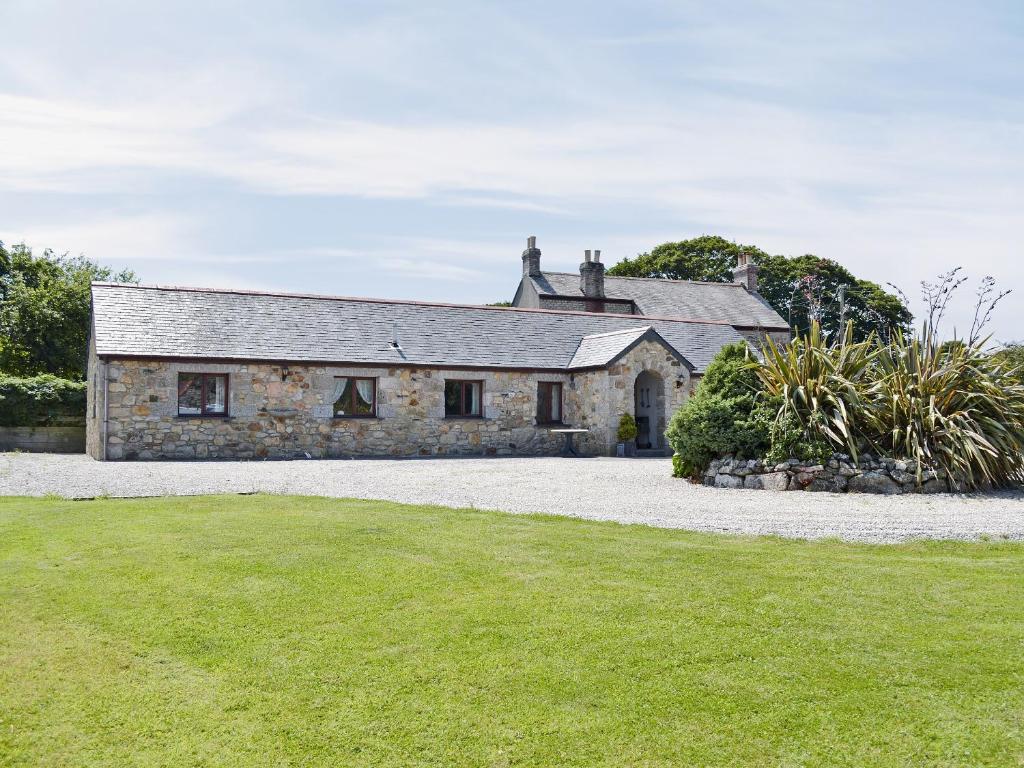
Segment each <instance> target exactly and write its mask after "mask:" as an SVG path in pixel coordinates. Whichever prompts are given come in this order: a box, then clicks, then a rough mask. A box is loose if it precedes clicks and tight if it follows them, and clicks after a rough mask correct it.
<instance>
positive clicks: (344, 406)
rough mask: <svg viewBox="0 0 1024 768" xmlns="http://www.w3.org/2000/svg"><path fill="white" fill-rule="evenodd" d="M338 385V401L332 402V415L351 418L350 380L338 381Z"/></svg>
mask: <svg viewBox="0 0 1024 768" xmlns="http://www.w3.org/2000/svg"><path fill="white" fill-rule="evenodd" d="M338 384H339V385H340V386H341V394H340V395H339V396H338V399H337V400H335V401H334V415H335V416H351V415H352V388H353V387H352V379H339V380H338ZM335 391H337V390H335Z"/></svg>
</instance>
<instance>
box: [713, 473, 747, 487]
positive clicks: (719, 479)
mask: <svg viewBox="0 0 1024 768" xmlns="http://www.w3.org/2000/svg"><path fill="white" fill-rule="evenodd" d="M715 487H716V488H742V487H743V478H742V477H734V476H733V475H717V476H716V477H715Z"/></svg>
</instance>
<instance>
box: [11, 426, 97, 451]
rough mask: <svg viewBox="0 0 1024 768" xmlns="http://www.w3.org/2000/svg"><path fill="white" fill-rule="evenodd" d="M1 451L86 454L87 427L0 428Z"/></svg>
mask: <svg viewBox="0 0 1024 768" xmlns="http://www.w3.org/2000/svg"><path fill="white" fill-rule="evenodd" d="M0 451H27V452H29V453H85V427H0Z"/></svg>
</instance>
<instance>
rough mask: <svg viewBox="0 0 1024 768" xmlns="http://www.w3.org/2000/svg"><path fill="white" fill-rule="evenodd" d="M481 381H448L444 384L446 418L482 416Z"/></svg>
mask: <svg viewBox="0 0 1024 768" xmlns="http://www.w3.org/2000/svg"><path fill="white" fill-rule="evenodd" d="M482 390H483V382H481V381H446V382H445V383H444V415H445V416H473V417H479V416H480V413H481V411H480V394H481V392H482Z"/></svg>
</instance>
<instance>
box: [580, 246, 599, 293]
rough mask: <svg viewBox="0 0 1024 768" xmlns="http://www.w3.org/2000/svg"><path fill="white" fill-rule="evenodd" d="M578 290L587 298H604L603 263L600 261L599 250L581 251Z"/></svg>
mask: <svg viewBox="0 0 1024 768" xmlns="http://www.w3.org/2000/svg"><path fill="white" fill-rule="evenodd" d="M580 290H581V291H582V292H583V295H584V296H586V297H587V298H588V299H603V298H604V264H602V263H601V252H600V251H594V256H593V258H591V256H590V251H589V250H587V251H584V252H583V263H582V264H580Z"/></svg>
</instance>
